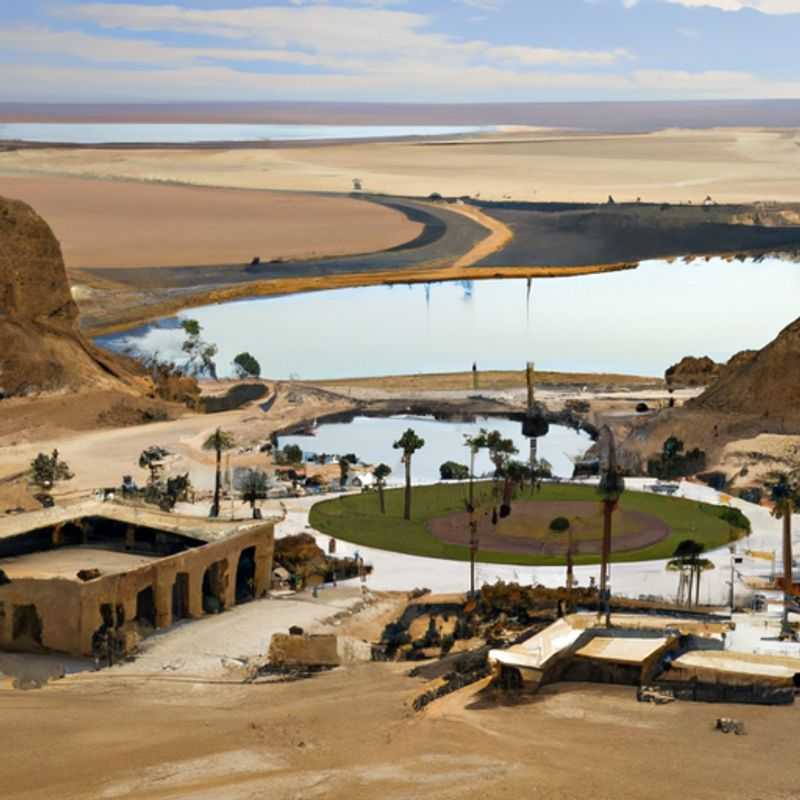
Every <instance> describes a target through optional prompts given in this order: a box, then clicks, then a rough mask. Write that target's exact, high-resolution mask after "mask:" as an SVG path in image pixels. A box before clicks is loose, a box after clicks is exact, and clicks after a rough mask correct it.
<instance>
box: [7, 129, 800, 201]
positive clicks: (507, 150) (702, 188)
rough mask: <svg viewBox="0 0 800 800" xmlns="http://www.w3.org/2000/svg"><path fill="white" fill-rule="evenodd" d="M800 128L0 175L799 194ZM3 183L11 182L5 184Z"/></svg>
mask: <svg viewBox="0 0 800 800" xmlns="http://www.w3.org/2000/svg"><path fill="white" fill-rule="evenodd" d="M798 144H800V132H798V131H797V130H796V129H790V130H789V129H787V130H780V129H769V130H766V129H764V130H762V129H754V128H739V129H734V128H725V129H709V130H663V131H659V132H657V133H650V134H620V135H613V134H602V135H601V134H595V135H591V134H585V133H556V132H553V131H550V132H542V131H540V132H533V133H532V132H526V133H510V134H494V135H484V136H480V137H475V138H473V139H469V140H458V141H453V142H450V143H442V142H368V143H364V142H362V143H356V144H336V145H331V144H328V145H319V146H311V145H307V146H292V147H269V148H257V147H256V148H236V149H229V150H224V149H219V150H208V149H205V150H203V149H195V150H192V149H190V148H189V149H185V150H105V149H98V150H92V149H44V150H39V149H31V150H17V151H9V152H4V153H0V174H3V173H5V174H13V173H45V174H47V173H51V174H58V173H61V174H72V175H84V176H102V177H106V176H110V177H126V178H133V179H139V180H153V179H160V180H171V181H177V182H182V183H191V184H198V185H209V186H211V185H214V186H228V187H239V188H261V189H286V190H295V191H318V190H323V191H330V192H342V193H344V192H348V191H350V189H351V187H352V180H353V178H355V177H358V178H362V179H363V181H364V188H365V189H366V190H368V191H370V192H386V193H390V194H405V195H416V196H421V195H422V196H425V195H428V194H430V193H431V192H440V193H442V194H448V195H475V194H477V193H479V194H480V196H481V197H482V198H484V199H502V198H504V197H511V198H513V199H519V200H537V201H556V200H559V201H581V202H602V201H605V200H606V199H607V197H608V195H609V194H611V195H613V196H614V198H615V199H617V200H635V199H636V198H637V197H641V198H642V200H644V201H648V202H661V201H665V202H673V203H674V202H688V201H692V202H694V203H698V202H702V201H703V199H704V198H705V197H706V196H707V195H711V196H712V197H713V198H714V199H715V200H717V201H718V202H730V203H740V202H741V203H745V202H753V201H762V200H763V201H767V200H778V201H792V200H800V147H798ZM1 188H2V183H0V189H1Z"/></svg>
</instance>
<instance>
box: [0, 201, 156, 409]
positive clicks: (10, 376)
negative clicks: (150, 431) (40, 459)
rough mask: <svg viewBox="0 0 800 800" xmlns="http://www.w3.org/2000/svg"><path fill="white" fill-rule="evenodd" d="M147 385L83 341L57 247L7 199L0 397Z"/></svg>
mask: <svg viewBox="0 0 800 800" xmlns="http://www.w3.org/2000/svg"><path fill="white" fill-rule="evenodd" d="M146 384H147V380H146V379H145V378H144V377H143V376H142V374H141V373H140V372H139V370H138V369H137V367H136V365H135V364H134V363H133V362H132V361H130V360H129V359H125V358H119V357H116V356H112V355H110V354H108V353H106V352H104V351H102V350H100V349H99V348H97V347H95V346H94V345H93V344H91V342H89V341H87V340H86V339H85V338H84V337H83V336H82V335H81V332H80V328H79V324H78V307H77V306H76V305H75V302H74V301H73V299H72V294H71V292H70V287H69V281H68V279H67V272H66V269H65V267H64V260H63V258H62V256H61V248H60V246H59V243H58V240H57V239H56V238H55V236H54V235H53V232H52V231H51V230H50V227H49V226H48V225H47V223H46V222H45V221H44V220H43V219H42V218H41V217H40V216H39V215H38V214H36V212H35V211H34V210H33V209H32V208H30V206H27V205H25V204H24V203H21V202H19V201H15V200H7V199H5V198H2V197H0V392H1V393H2V395H0V396H6V397H11V396H17V395H28V394H32V393H37V392H47V391H57V390H64V389H67V390H72V391H76V390H81V389H87V388H93V389H95V388H109V389H117V390H120V389H122V390H124V391H128V392H131V393H135V394H138V393H141V392H143V391H145V390H146Z"/></svg>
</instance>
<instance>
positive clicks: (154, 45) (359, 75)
mask: <svg viewBox="0 0 800 800" xmlns="http://www.w3.org/2000/svg"><path fill="white" fill-rule="evenodd" d="M0 4H1V5H2V13H1V14H0V101H60V102H67V101H84V102H87V101H97V102H102V101H119V102H125V101H129V102H132V101H165V102H167V101H172V102H174V101H181V100H183V101H201V100H209V101H221V100H237V101H241V100H245V101H269V100H321V101H347V102H354V101H393V102H397V101H400V102H492V101H494V102H515V101H586V100H690V99H762V98H800V58H798V57H797V43H798V42H799V41H800V0H261V1H260V2H256V0H175V2H172V3H164V2H160V1H159V0H138V2H136V1H132V2H80V1H79V0H0Z"/></svg>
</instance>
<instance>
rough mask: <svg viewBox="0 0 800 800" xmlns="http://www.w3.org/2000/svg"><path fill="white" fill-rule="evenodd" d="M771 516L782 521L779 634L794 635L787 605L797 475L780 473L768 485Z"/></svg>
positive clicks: (799, 503)
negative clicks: (781, 616)
mask: <svg viewBox="0 0 800 800" xmlns="http://www.w3.org/2000/svg"><path fill="white" fill-rule="evenodd" d="M770 499H771V500H772V503H773V508H772V516H773V517H775V518H776V519H779V520H782V522H783V623H782V631H781V635H782V636H783V637H785V638H790V637H793V636H794V632H793V631H792V629H791V628H790V627H789V605H790V603H791V600H792V584H793V577H792V514H794V513H795V512H796V511H797V510H798V508H800V487H798V481H797V475H796V474H795V475H791V476H790V475H787V474H786V473H781V474H779V475H776V476H775V482H774V483H773V484H772V485H771V486H770Z"/></svg>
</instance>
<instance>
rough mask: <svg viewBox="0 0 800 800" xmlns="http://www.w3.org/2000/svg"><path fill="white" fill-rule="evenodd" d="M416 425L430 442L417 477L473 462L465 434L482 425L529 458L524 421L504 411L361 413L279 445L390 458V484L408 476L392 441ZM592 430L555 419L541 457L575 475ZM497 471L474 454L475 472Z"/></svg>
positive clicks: (370, 460) (428, 478) (428, 479)
mask: <svg viewBox="0 0 800 800" xmlns="http://www.w3.org/2000/svg"><path fill="white" fill-rule="evenodd" d="M408 428H413V429H414V430H415V431H416V432H417V434H418V435H419V436H421V437H422V438H423V439H424V440H425V447H423V448H422V449H421V450H418V451H417V452H416V453H415V454H414V457H413V459H412V466H413V473H412V477H413V480H414V481H415V482H418V483H432V482H435V481H438V480H439V465H440V464H443V463H444V462H445V461H456V462H458V463H460V464H469V450H468V449H467V448H466V447H465V446H464V436H465V435H469V436H473V435H475V434H476V433H478V431H479V430H480V429H481V428H487V429H488V430H499V431H500V432H501V433H502V434H503V436H504V437H505V438H508V439H513V441H514V444H515V445H516V447H517V449H518V450H519V455H518V456H517V458H518V459H519V460H520V461H527V460H528V456H529V452H530V450H529V448H530V445H529V442H528V440H527V439H526V438H525V437H524V436H523V435H522V424H521V423H520V422H514V421H512V420H508V419H502V418H499V417H489V418H485V419H479V420H478V421H477V422H440V421H438V420H435V419H433V418H432V417H411V416H396V417H356V418H355V419H354V420H353V421H352V422H349V423H334V424H330V425H320V427H319V428H317V430H316V433H315V435H314V436H281V437H280V439H279V440H278V444H279V447H283V446H284V445H287V444H296V445H298V446H299V447H301V448H302V449H303V451H304V452H305V453H316V454H317V455H319V454H320V453H327V454H329V455H331V454H335V455H344V454H346V453H355V454H356V455H357V456H358V457H359V459H360V460H361V461H363V462H364V463H366V464H379V463H384V464H388V465H389V466H390V467H391V468H392V475H391V478H390V480H389V483H390V484H399V483H402V482H403V481H404V479H405V478H404V475H405V473H404V469H405V467H404V465H403V464H402V462H401V461H400V456H401V454H400V451H399V450H395V449H394V448H393V447H392V445H393V444H394V442H396V441H397V440H398V439H399V438H400V437H401V436H402V435H403V432H404V431H405V430H407V429H408ZM591 443H592V442H591V439H590V438H589V435H588V434H586V433H584V432H583V431H575V430H572V429H571V428H566V427H564V426H562V425H551V426H550V432H549V433H548V434H547V436H544V437H542V438H541V439H539V443H538V454H539V458H544V459H546V460H547V461H549V462H550V463H551V464H552V466H553V474H554V475H558V476H559V477H565V478H569V477H572V461H571V460H570V459H571V457H574V456H577V455H582V454H583V453H584V452H585V451H586V450H587V449H588V448H589V446H590V445H591ZM493 471H494V467H493V466H492V463H491V461H490V460H489V456H488V454H487V453H486V451H481V452H480V453H479V454H478V457H477V458H476V460H475V474H476V475H483V474H486V475H488V474H490V473H491V472H493Z"/></svg>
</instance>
